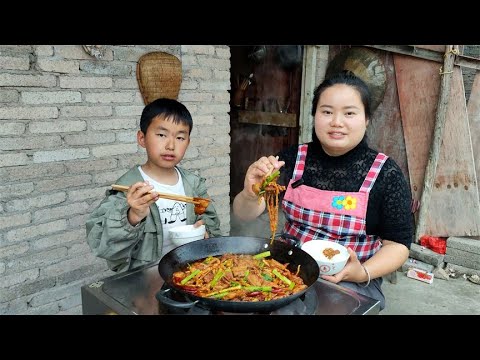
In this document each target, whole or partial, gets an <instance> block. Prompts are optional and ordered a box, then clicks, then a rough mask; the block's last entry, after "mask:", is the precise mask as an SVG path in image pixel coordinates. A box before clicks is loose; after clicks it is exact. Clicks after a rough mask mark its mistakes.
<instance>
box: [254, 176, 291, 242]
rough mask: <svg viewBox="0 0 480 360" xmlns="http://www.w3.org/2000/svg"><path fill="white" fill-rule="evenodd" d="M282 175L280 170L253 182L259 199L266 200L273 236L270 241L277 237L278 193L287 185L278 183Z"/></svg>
mask: <svg viewBox="0 0 480 360" xmlns="http://www.w3.org/2000/svg"><path fill="white" fill-rule="evenodd" d="M279 176H280V171H278V170H277V171H275V172H274V173H273V174H271V175H268V176H264V177H263V179H262V181H261V182H260V183H257V184H253V186H252V190H253V192H254V193H255V194H257V195H258V201H261V200H262V198H263V199H264V200H265V204H266V206H267V211H268V218H269V220H270V231H271V233H272V238H271V241H270V243H271V242H272V241H273V239H274V238H275V232H276V231H277V223H278V194H279V193H280V191H285V186H282V185H279V184H277V179H278V177H279Z"/></svg>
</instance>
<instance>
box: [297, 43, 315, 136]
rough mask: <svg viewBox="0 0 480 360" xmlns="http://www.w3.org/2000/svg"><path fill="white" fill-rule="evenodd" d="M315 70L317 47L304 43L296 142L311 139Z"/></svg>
mask: <svg viewBox="0 0 480 360" xmlns="http://www.w3.org/2000/svg"><path fill="white" fill-rule="evenodd" d="M316 71H317V47H316V46H315V45H305V47H304V52H303V71H302V91H301V96H300V118H299V127H300V131H299V133H298V143H299V144H302V143H307V142H309V141H312V129H313V118H312V115H310V114H311V112H312V100H313V91H314V90H315V85H316V84H315V79H316Z"/></svg>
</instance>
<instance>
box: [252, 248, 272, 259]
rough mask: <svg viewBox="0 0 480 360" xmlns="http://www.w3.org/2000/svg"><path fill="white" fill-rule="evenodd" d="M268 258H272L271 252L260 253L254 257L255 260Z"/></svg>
mask: <svg viewBox="0 0 480 360" xmlns="http://www.w3.org/2000/svg"><path fill="white" fill-rule="evenodd" d="M268 256H270V250H267V251H264V252H262V253H259V254H257V255H253V258H254V259H262V258H266V257H268Z"/></svg>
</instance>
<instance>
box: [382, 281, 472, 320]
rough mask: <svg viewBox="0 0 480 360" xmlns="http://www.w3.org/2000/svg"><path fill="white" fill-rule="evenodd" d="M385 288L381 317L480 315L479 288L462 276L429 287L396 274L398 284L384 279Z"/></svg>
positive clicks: (383, 286) (436, 282) (434, 282)
mask: <svg viewBox="0 0 480 360" xmlns="http://www.w3.org/2000/svg"><path fill="white" fill-rule="evenodd" d="M382 289H383V292H384V294H385V297H386V306H385V309H384V310H383V311H382V312H381V313H380V314H381V315H480V285H477V284H474V283H472V282H470V281H468V280H466V279H464V278H463V277H462V276H460V277H459V278H456V279H453V278H450V280H441V279H436V278H434V279H433V282H432V283H431V284H427V283H424V282H421V281H418V280H415V279H411V278H408V277H407V276H406V274H405V273H401V272H397V283H396V284H391V283H390V282H389V281H388V280H385V281H384V282H383V285H382Z"/></svg>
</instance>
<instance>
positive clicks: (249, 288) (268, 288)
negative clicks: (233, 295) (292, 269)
mask: <svg viewBox="0 0 480 360" xmlns="http://www.w3.org/2000/svg"><path fill="white" fill-rule="evenodd" d="M243 288H244V289H245V290H247V291H266V292H270V291H272V287H271V286H244V287H243Z"/></svg>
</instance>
